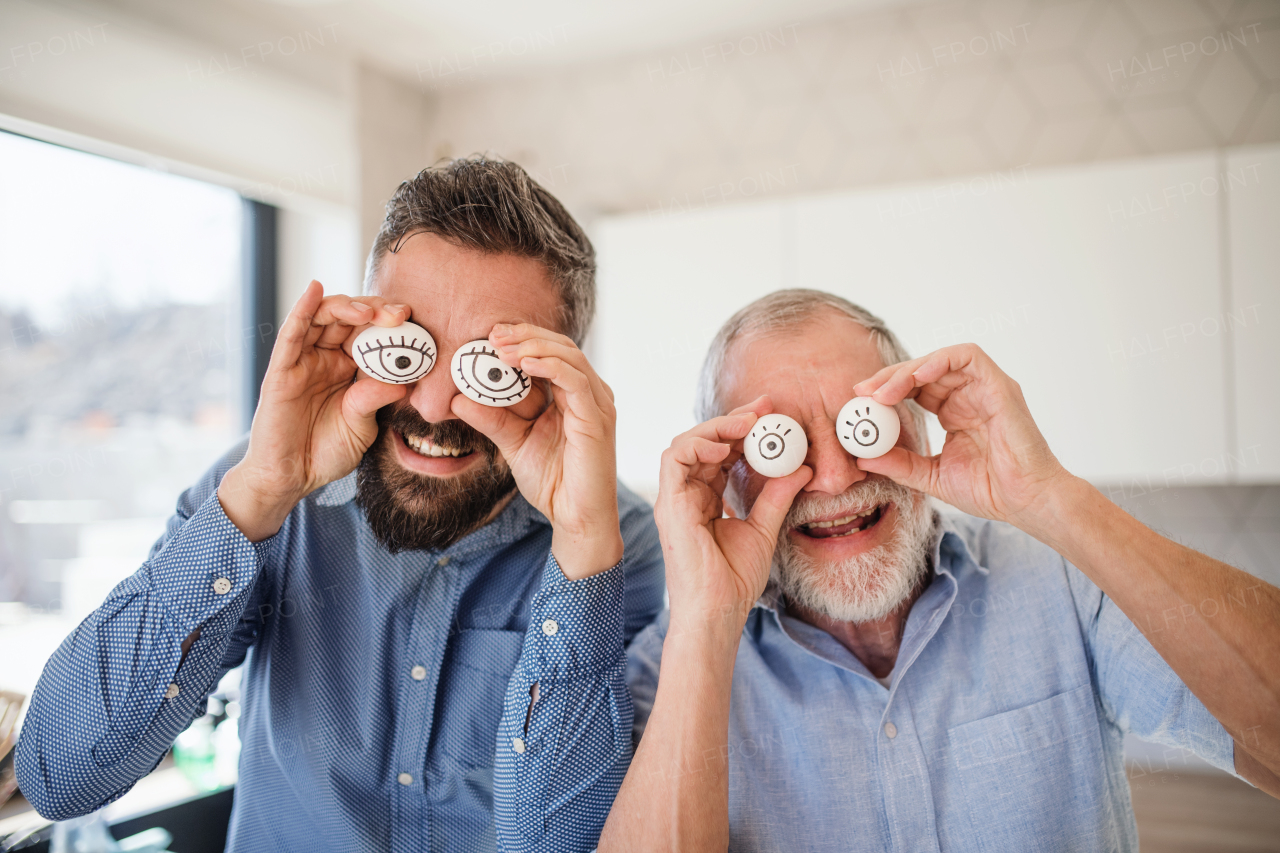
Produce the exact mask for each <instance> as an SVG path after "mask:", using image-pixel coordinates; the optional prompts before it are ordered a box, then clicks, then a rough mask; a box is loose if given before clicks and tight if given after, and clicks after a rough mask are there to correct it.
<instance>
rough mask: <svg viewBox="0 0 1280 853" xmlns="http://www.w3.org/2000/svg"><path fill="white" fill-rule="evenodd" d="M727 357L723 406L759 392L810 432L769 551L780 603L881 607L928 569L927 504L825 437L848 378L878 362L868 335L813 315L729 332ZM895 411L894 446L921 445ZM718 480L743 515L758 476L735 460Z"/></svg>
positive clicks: (820, 608)
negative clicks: (803, 476)
mask: <svg viewBox="0 0 1280 853" xmlns="http://www.w3.org/2000/svg"><path fill="white" fill-rule="evenodd" d="M726 363H727V364H728V365H729V368H728V370H729V372H728V374H727V375H726V376H725V377H723V380H724V385H723V389H722V390H723V394H724V401H725V403H726V410H729V409H733V408H736V407H738V406H741V405H745V404H747V403H750V402H751V401H752V400H754V399H755V398H756V397H758V396H759V395H761V394H768V395H769V397H770V399H771V400H772V401H773V408H774V411H776V412H781V413H782V414H785V415H790V416H791V417H793V418H795V419H796V420H797V421H799V422H800V424H801V425H802V426H803V427H804V429H805V434H806V436H807V437H808V439H809V454H808V456H807V457H805V463H806V464H807V465H809V467H811V468H812V469H813V472H814V475H813V479H811V480H810V481H809V483H808V485H806V486H805V488H804V490H803V491H802V492H801V493H800V494H799V495H798V496H797V497H796V499H795V501H794V502H793V503H792V506H791V512H790V513H789V514H788V516H787V520H786V521H785V522H784V523H783V526H782V531H781V533H780V534H779V537H778V549H777V551H776V552H775V555H774V566H773V571H774V578H775V579H776V580H777V581H778V583H779V584H780V585H781V587H782V590H783V592H784V593H785V594H786V596H787V598H788V600H789V601H791V602H792V603H794V604H800V605H803V606H805V607H808V608H810V609H812V610H815V611H817V612H818V613H822V614H824V615H826V616H829V617H831V618H833V619H838V620H841V621H848V622H864V621H868V620H873V619H880V618H883V617H884V616H886V615H888V613H889V612H891V611H892V610H893V609H894V608H895V607H897V606H898V605H899V604H901V603H902V602H903V601H904V600H905V599H906V598H907V597H908V596H909V595H910V594H911V592H912V590H913V589H914V588H915V587H916V585H917V584H918V583H919V582H920V581H921V579H922V578H923V576H924V573H925V571H926V570H927V554H928V547H929V543H930V541H931V535H932V512H931V510H930V508H929V505H928V501H927V499H926V497H925V495H923V494H921V493H920V492H916V491H913V490H911V489H908V488H906V487H905V486H899V485H897V484H896V483H894V482H893V481H892V480H889V479H887V478H885V477H882V476H880V475H878V474H868V473H867V472H865V471H862V470H861V469H859V468H858V466H857V463H856V460H855V459H854V457H852V456H850V455H849V454H848V453H847V452H846V451H845V449H844V448H843V447H841V446H840V443H839V440H838V439H837V438H836V417H837V415H838V414H839V412H840V409H841V407H842V406H844V404H845V403H847V402H848V401H849V399H850V398H851V397H852V396H853V386H854V385H855V384H857V383H858V382H860V381H861V380H863V379H866V378H867V377H869V376H871V375H872V374H874V373H875V372H876V371H877V370H879V369H880V368H881V367H883V364H882V363H881V361H880V356H879V353H878V352H877V351H876V347H875V344H874V342H873V341H872V339H871V335H870V333H869V332H867V330H866V329H864V328H862V327H861V326H859V325H858V324H857V323H854V322H853V321H852V320H850V319H848V318H847V317H845V316H843V315H841V314H839V313H837V312H835V311H824V312H822V313H819V314H816V315H814V316H813V317H811V318H809V319H807V320H804V321H802V322H801V323H800V324H799V325H798V326H796V327H794V328H790V329H785V330H781V331H777V332H765V333H757V334H754V335H751V336H747V337H745V338H743V339H742V340H739V341H738V342H737V343H735V344H734V346H733V347H732V350H731V352H730V353H729V358H728V359H726ZM898 414H899V415H900V417H901V419H902V434H901V436H900V437H899V439H898V444H899V445H900V446H903V447H906V448H909V449H911V450H916V451H917V452H919V451H921V450H923V437H918V436H916V434H915V423H914V421H913V420H912V419H911V418H910V416H909V415H908V413H907V411H906V409H905V407H899V411H898ZM729 482H730V487H731V488H730V493H729V494H728V495H727V498H728V500H729V502H730V505H731V506H732V507H733V508H734V510H735V511H736V512H738V513H739V514H745V513H746V512H749V511H750V508H751V506H752V504H754V503H755V499H756V496H757V495H759V494H760V490H761V489H762V488H763V487H764V484H765V482H766V480H765V478H764V477H762V476H761V475H759V474H757V473H756V472H754V471H753V470H751V468H750V467H748V466H747V464H746V463H745V462H743V461H739V462H738V463H737V464H735V465H734V468H733V470H732V471H731V472H730V476H729Z"/></svg>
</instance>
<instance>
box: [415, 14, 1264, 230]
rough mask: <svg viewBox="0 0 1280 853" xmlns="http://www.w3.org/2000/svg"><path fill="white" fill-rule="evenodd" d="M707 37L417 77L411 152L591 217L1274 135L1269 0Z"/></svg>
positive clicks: (859, 21) (896, 19)
mask: <svg viewBox="0 0 1280 853" xmlns="http://www.w3.org/2000/svg"><path fill="white" fill-rule="evenodd" d="M725 31H726V32H730V33H732V34H731V35H728V36H725V37H723V38H720V39H708V40H704V41H702V42H697V43H691V44H687V45H684V46H681V47H678V48H673V49H670V50H666V51H663V52H661V53H658V54H653V55H650V56H642V57H634V58H630V59H626V60H612V61H607V62H597V63H592V64H589V65H577V66H567V67H564V68H559V69H554V70H551V71H544V72H539V73H536V74H529V75H526V76H521V77H512V78H503V79H497V80H493V81H490V82H484V83H479V84H470V85H466V84H459V85H457V86H452V87H451V86H449V85H448V80H447V79H442V78H436V79H433V80H431V81H429V83H430V85H429V86H426V85H424V90H425V91H426V92H427V93H428V95H429V97H430V98H431V100H432V101H433V102H434V103H433V110H432V112H433V119H432V123H431V126H432V130H431V132H430V136H429V139H428V140H427V142H428V150H429V151H433V152H435V153H436V154H437V155H438V156H446V155H456V154H462V153H470V152H474V151H490V152H496V153H499V154H502V155H504V156H508V157H511V158H514V159H517V160H518V161H520V162H521V163H523V164H526V165H527V166H528V167H530V168H531V170H532V171H533V172H534V173H535V174H536V175H537V176H539V177H540V178H541V180H542V181H543V183H545V184H546V185H547V186H548V188H549V189H551V190H552V191H553V192H556V193H557V194H558V195H560V196H561V197H562V198H563V199H565V201H566V202H567V203H569V204H570V206H571V207H573V208H574V209H575V210H578V211H580V212H581V213H582V214H584V215H588V216H590V215H592V214H596V213H616V212H624V211H646V210H647V211H651V212H677V211H682V210H696V209H698V208H700V207H710V206H713V205H718V204H723V203H733V202H737V201H743V200H748V199H750V198H753V197H759V196H761V195H764V194H770V193H793V192H812V191H819V190H828V189H835V188H848V187H856V186H864V185H872V184H884V183H902V182H909V181H928V180H937V179H941V178H946V177H951V176H956V175H976V174H983V173H988V172H1007V171H1010V170H1017V169H1023V168H1027V167H1031V168H1034V167H1039V166H1047V165H1052V164H1060V163H1079V162H1087V161H1092V160H1104V159H1113V158H1125V157H1135V156H1145V155H1152V154H1162V153H1172V152H1176V151H1187V150H1195V149H1203V148H1211V147H1216V146H1236V145H1245V144H1250V143H1262V142H1273V141H1275V140H1277V139H1280V4H1278V3H1274V2H1248V0H1243V2H1242V1H1240V0H1236V1H1235V2H1232V0H1112V2H1104V0H1076V1H1075V2H1072V1H1071V0H1065V2H1064V1H1063V0H1039V2H1019V1H1018V0H992V2H977V0H975V1H974V2H947V3H930V4H923V5H899V6H895V7H892V8H888V9H883V10H880V11H877V12H873V13H860V14H847V15H844V16H841V17H834V18H831V19H828V20H825V21H820V22H816V23H815V22H809V23H797V24H785V25H781V26H776V27H772V28H769V29H766V30H757V31H754V32H736V33H735V32H733V26H732V22H726V25H725ZM569 35H570V36H571V35H572V33H571V32H570V33H569Z"/></svg>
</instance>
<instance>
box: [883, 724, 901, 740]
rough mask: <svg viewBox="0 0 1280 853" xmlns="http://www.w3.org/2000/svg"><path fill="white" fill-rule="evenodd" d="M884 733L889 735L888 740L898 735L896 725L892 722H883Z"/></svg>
mask: <svg viewBox="0 0 1280 853" xmlns="http://www.w3.org/2000/svg"><path fill="white" fill-rule="evenodd" d="M884 733H885V734H886V735H888V736H889V739H890V740H893V739H894V738H896V737H897V736H898V727H897V726H895V725H894V724H893V723H885V724H884Z"/></svg>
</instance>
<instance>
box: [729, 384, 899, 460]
mask: <svg viewBox="0 0 1280 853" xmlns="http://www.w3.org/2000/svg"><path fill="white" fill-rule="evenodd" d="M901 429H902V424H901V422H900V421H899V420H898V413H897V411H896V410H895V409H894V408H893V407H892V406H886V405H884V404H883V403H877V402H876V401H875V400H873V399H871V398H870V397H854V398H853V399H852V400H850V401H849V402H847V403H845V404H844V406H843V407H842V408H841V409H840V414H839V415H838V416H837V417H836V438H837V439H839V440H840V445H841V446H842V447H844V449H845V450H847V451H849V453H850V454H852V455H853V456H857V457H859V458H860V459H875V458H876V457H878V456H884V455H885V454H886V453H888V452H889V451H890V450H891V449H893V446H894V445H895V444H897V443H898V434H899V432H900V431H901ZM742 455H743V456H744V457H745V458H746V460H747V464H748V465H750V466H751V468H752V469H753V470H754V471H755V472H756V473H758V474H763V475H764V476H766V477H785V476H787V475H788V474H791V473H792V472H794V471H796V470H797V469H798V468H799V467H800V466H801V465H803V464H804V458H805V457H806V456H808V455H809V439H808V437H807V436H806V435H805V434H804V428H803V427H801V426H800V424H799V423H798V422H797V421H796V420H795V419H794V418H789V417H787V416H786V415H765V416H764V417H762V418H760V419H759V420H757V421H756V422H755V424H753V425H752V427H751V431H750V432H748V433H747V437H746V438H745V439H743V440H742Z"/></svg>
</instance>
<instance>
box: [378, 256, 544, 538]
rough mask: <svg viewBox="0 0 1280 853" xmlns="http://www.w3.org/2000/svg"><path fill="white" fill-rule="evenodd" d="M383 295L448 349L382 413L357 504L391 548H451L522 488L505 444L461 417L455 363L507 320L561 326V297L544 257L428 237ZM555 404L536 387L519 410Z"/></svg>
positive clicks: (381, 280) (403, 261)
mask: <svg viewBox="0 0 1280 853" xmlns="http://www.w3.org/2000/svg"><path fill="white" fill-rule="evenodd" d="M373 291H374V293H376V294H377V295H378V296H381V297H384V298H385V299H387V300H388V301H389V302H392V303H402V304H406V305H408V306H409V307H410V308H412V309H413V316H412V318H411V319H412V321H413V322H414V323H417V324H418V325H420V326H423V327H425V328H426V330H427V331H428V332H430V333H431V336H432V337H433V338H435V341H436V346H437V347H438V348H439V352H438V354H437V361H436V366H435V368H434V369H433V370H432V371H431V372H430V373H429V374H427V375H426V376H425V377H423V378H422V379H420V380H418V381H417V382H415V383H413V384H412V385H410V386H409V393H408V394H407V395H406V397H405V398H404V399H403V400H401V401H400V402H398V403H395V404H393V405H391V406H387V407H386V408H385V409H382V410H381V411H379V412H378V425H379V432H378V437H377V439H375V440H374V443H373V445H372V446H371V447H370V448H369V450H368V452H367V453H365V456H364V460H363V461H362V462H361V464H360V469H359V473H358V475H357V480H356V482H357V494H356V500H357V502H358V503H359V505H360V506H361V507H362V508H363V509H364V511H365V514H366V516H367V518H368V520H369V525H370V527H371V528H372V529H373V532H374V534H375V535H376V536H377V537H378V539H379V540H380V541H381V542H382V544H383V545H384V546H386V547H387V548H388V549H389V550H391V551H393V552H395V551H400V550H413V549H431V548H445V547H448V546H449V545H451V544H453V542H455V541H457V540H458V539H459V538H460V537H461V536H462V535H464V534H466V533H467V532H469V531H470V530H472V529H474V528H475V527H477V526H478V525H479V524H481V523H482V522H484V521H485V520H486V519H487V518H488V517H489V516H490V515H491V514H492V512H493V511H494V510H495V509H496V508H497V507H498V506H499V504H501V503H502V502H503V501H504V500H505V499H506V498H507V497H509V496H510V495H512V494H513V493H514V490H515V480H514V478H513V477H512V475H511V469H510V467H509V466H508V465H507V462H506V460H504V459H503V458H502V455H501V454H500V453H499V452H498V448H497V446H496V445H494V443H493V442H492V441H490V440H489V439H488V438H486V437H485V436H483V435H482V434H480V433H479V432H478V431H476V430H475V429H473V428H472V427H470V426H469V425H467V424H466V423H463V422H462V421H461V420H459V419H458V418H457V416H455V415H454V414H453V411H452V409H451V404H452V400H453V398H454V396H456V395H457V394H459V393H460V392H459V391H458V388H457V386H456V385H455V384H454V382H453V377H452V376H451V373H450V367H449V362H450V359H451V358H452V357H453V354H454V352H455V351H456V350H457V349H458V347H460V346H462V345H463V344H465V343H468V342H470V341H474V340H479V339H481V338H487V337H489V332H490V331H492V329H493V327H494V325H495V324H497V323H533V324H535V325H538V326H544V327H554V326H555V325H556V319H557V318H558V317H559V313H558V309H559V306H560V301H559V299H560V297H559V295H558V293H557V291H556V288H555V285H554V284H553V282H552V281H551V278H550V276H549V274H548V272H547V269H546V267H545V266H544V265H543V264H542V263H541V262H539V261H537V260H535V259H532V258H522V257H517V256H515V255H506V254H485V253H482V252H478V251H475V250H472V249H465V248H461V247H459V246H456V245H454V244H453V243H450V242H449V241H447V240H444V239H442V238H441V237H438V236H436V235H435V234H428V233H422V234H416V235H414V236H412V237H409V238H407V239H405V240H404V241H403V243H402V245H401V248H400V250H399V251H398V252H397V253H395V254H387V255H386V256H385V257H384V258H383V260H382V264H381V266H380V268H379V270H378V275H377V278H376V279H375V281H374V285H373ZM545 402H546V396H545V394H544V393H543V390H542V386H541V384H540V383H534V388H533V391H532V393H530V394H529V396H528V397H526V398H525V399H524V400H521V401H520V402H519V403H517V404H515V405H514V406H512V407H511V411H512V412H514V413H516V414H517V415H519V416H520V417H523V418H533V417H535V416H536V415H537V414H538V412H539V411H540V410H541V409H542V407H543V405H544V404H545Z"/></svg>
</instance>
